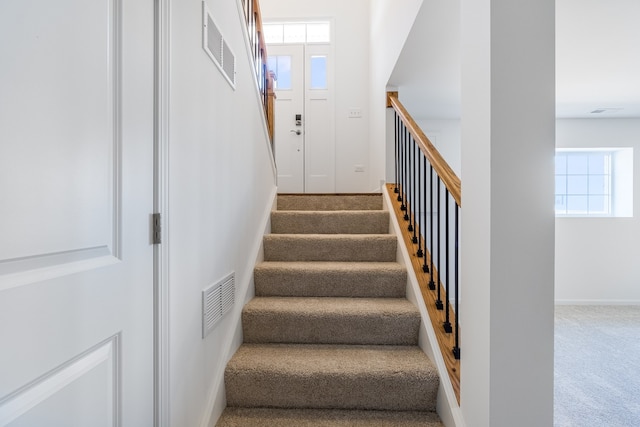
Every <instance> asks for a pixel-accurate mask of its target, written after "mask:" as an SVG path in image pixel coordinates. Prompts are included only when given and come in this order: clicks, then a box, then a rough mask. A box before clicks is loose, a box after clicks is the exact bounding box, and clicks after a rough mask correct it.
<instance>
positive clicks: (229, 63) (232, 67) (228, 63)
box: [222, 41, 236, 85]
mask: <svg viewBox="0 0 640 427" xmlns="http://www.w3.org/2000/svg"><path fill="white" fill-rule="evenodd" d="M222 57H223V58H224V60H223V62H222V70H223V71H224V74H225V75H226V76H227V78H228V79H229V80H231V84H233V85H235V84H236V57H235V56H234V55H233V52H231V49H230V48H229V45H228V44H227V42H226V41H223V47H222Z"/></svg>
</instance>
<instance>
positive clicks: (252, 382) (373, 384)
mask: <svg viewBox="0 0 640 427" xmlns="http://www.w3.org/2000/svg"><path fill="white" fill-rule="evenodd" d="M225 385H226V390H227V404H228V405H229V406H244V407H275V408H316V409H375V410H396V411H434V410H435V402H436V396H437V393H438V386H439V378H438V374H437V371H436V369H435V367H434V366H433V364H432V363H431V362H430V361H429V358H428V357H427V356H426V355H425V354H424V353H423V352H422V350H420V348H419V347H418V346H394V345H322V344H243V345H241V346H240V348H239V349H238V351H237V352H236V354H235V355H234V356H233V357H232V358H231V360H230V361H229V363H228V364H227V369H226V370H225ZM382 391H384V392H382Z"/></svg>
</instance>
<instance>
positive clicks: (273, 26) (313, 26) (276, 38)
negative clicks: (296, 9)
mask: <svg viewBox="0 0 640 427" xmlns="http://www.w3.org/2000/svg"><path fill="white" fill-rule="evenodd" d="M262 30H263V31H264V38H265V41H266V43H267V44H291V43H329V42H330V41H331V25H330V23H329V22H328V21H314V22H273V23H263V24H262Z"/></svg>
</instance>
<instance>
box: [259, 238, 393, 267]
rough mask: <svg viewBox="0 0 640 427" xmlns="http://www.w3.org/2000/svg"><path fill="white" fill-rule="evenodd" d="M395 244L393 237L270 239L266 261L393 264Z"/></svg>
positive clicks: (266, 250) (265, 241) (267, 242)
mask: <svg viewBox="0 0 640 427" xmlns="http://www.w3.org/2000/svg"><path fill="white" fill-rule="evenodd" d="M316 236H317V235H316ZM396 244H397V243H396V239H395V237H394V236H383V235H381V236H371V235H367V237H360V238H358V237H357V236H350V237H349V238H330V237H329V238H313V237H307V238H304V237H303V238H300V237H299V236H297V235H296V236H278V235H269V236H265V239H264V258H265V261H336V262H340V261H359V262H392V261H395V259H396V247H397V246H396Z"/></svg>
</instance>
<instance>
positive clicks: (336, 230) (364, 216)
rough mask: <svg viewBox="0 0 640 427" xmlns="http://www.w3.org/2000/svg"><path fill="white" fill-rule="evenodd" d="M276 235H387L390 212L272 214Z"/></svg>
mask: <svg viewBox="0 0 640 427" xmlns="http://www.w3.org/2000/svg"><path fill="white" fill-rule="evenodd" d="M271 232H272V233H276V234H283V233H286V234H294V233H301V234H340V233H344V234H388V233H389V213H388V212H374V211H372V212H358V213H354V212H333V213H327V212H319V213H315V212H273V213H272V214H271Z"/></svg>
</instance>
